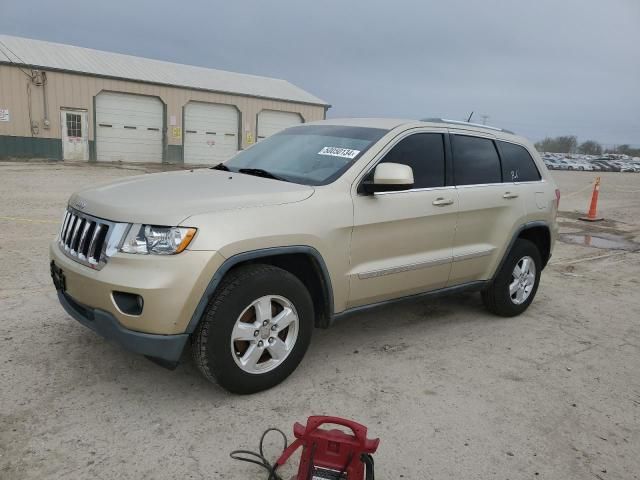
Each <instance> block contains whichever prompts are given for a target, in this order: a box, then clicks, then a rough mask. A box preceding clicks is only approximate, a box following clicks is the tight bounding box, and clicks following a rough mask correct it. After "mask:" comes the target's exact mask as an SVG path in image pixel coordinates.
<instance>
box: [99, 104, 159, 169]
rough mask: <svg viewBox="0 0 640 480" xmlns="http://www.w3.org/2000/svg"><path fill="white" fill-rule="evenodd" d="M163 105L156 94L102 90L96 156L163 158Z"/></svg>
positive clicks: (149, 160) (135, 159) (130, 159)
mask: <svg viewBox="0 0 640 480" xmlns="http://www.w3.org/2000/svg"><path fill="white" fill-rule="evenodd" d="M163 128H164V106H163V104H162V102H161V101H160V100H159V99H158V98H156V97H147V96H145V95H132V94H129V93H116V92H102V93H100V94H99V95H98V96H97V97H96V158H97V160H98V161H103V162H118V161H120V162H145V163H160V162H162V142H163V137H162V135H163Z"/></svg>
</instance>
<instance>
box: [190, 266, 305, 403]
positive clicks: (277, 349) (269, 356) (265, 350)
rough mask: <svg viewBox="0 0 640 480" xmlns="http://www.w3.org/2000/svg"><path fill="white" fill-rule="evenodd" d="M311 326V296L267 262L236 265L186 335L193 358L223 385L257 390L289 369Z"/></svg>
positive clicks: (297, 360) (301, 353)
mask: <svg viewBox="0 0 640 480" xmlns="http://www.w3.org/2000/svg"><path fill="white" fill-rule="evenodd" d="M265 322H266V323H265ZM285 324H286V326H285ZM313 325H314V312H313V302H312V299H311V295H310V294H309V291H308V290H307V289H306V288H305V286H304V284H303V283H302V282H301V281H300V280H299V279H298V278H297V277H295V276H294V275H292V274H291V273H289V272H287V271H286V270H283V269H281V268H278V267H274V266H272V265H262V264H258V265H246V266H241V267H238V268H237V269H235V270H232V271H231V272H230V273H228V274H227V276H226V277H225V278H224V280H223V281H222V283H221V284H220V286H219V288H218V290H217V291H216V293H215V295H214V296H213V298H212V299H211V301H210V302H209V305H208V306H207V308H206V310H205V312H204V314H203V316H202V319H201V320H200V324H199V325H198V328H197V329H196V331H195V332H194V334H193V335H192V339H191V342H192V346H193V359H194V362H195V364H196V365H197V366H198V368H199V369H200V371H201V372H202V374H203V375H204V376H205V377H206V378H207V379H208V380H210V381H212V382H214V383H218V384H219V385H220V386H221V387H223V388H225V389H226V390H228V391H230V392H233V393H240V394H247V393H255V392H259V391H261V390H266V389H268V388H271V387H273V386H275V385H277V384H278V383H280V382H282V381H283V380H284V379H285V378H287V377H288V376H289V375H290V374H291V372H293V371H294V370H295V368H296V367H297V366H298V364H299V363H300V361H301V360H302V357H304V354H305V353H306V351H307V348H308V346H309V342H310V340H311V332H312V329H313ZM274 327H275V328H274Z"/></svg>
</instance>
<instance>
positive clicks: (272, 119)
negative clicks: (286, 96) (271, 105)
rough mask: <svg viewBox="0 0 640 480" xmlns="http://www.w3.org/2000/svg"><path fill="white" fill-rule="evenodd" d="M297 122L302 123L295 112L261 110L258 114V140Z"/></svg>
mask: <svg viewBox="0 0 640 480" xmlns="http://www.w3.org/2000/svg"><path fill="white" fill-rule="evenodd" d="M299 123H302V118H300V115H298V114H297V113H292V112H277V111H275V110H263V111H261V112H260V113H259V114H258V140H262V139H263V138H267V137H268V136H270V135H273V134H274V133H278V132H279V131H280V130H284V129H285V128H288V127H292V126H294V125H298V124H299Z"/></svg>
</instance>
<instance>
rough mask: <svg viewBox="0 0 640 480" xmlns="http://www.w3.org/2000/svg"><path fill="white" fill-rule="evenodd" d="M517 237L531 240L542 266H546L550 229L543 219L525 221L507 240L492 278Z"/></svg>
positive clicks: (498, 270) (548, 256)
mask: <svg viewBox="0 0 640 480" xmlns="http://www.w3.org/2000/svg"><path fill="white" fill-rule="evenodd" d="M519 238H524V239H526V240H529V241H530V242H533V243H534V244H535V245H536V247H538V250H539V252H540V256H541V257H542V268H543V269H544V267H546V266H547V263H548V262H549V258H550V257H551V229H550V228H549V225H548V224H547V222H543V221H534V222H527V223H525V224H523V225H521V226H520V227H519V228H518V229H517V230H516V231H515V233H514V234H513V236H512V237H511V240H510V241H509V245H508V246H507V248H506V250H505V252H504V255H503V256H502V259H501V260H500V263H499V264H498V268H496V271H495V272H494V274H493V278H495V277H496V275H498V272H500V270H501V269H502V266H503V265H504V262H505V261H506V259H507V257H508V256H509V252H511V249H512V248H513V245H514V244H515V243H516V240H518V239H519Z"/></svg>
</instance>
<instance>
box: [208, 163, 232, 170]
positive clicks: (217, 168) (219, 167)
mask: <svg viewBox="0 0 640 480" xmlns="http://www.w3.org/2000/svg"><path fill="white" fill-rule="evenodd" d="M211 170H223V171H225V172H230V171H231V170H229V167H227V166H226V165H225V164H224V163H219V164H217V165H216V166H215V167H211Z"/></svg>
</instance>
